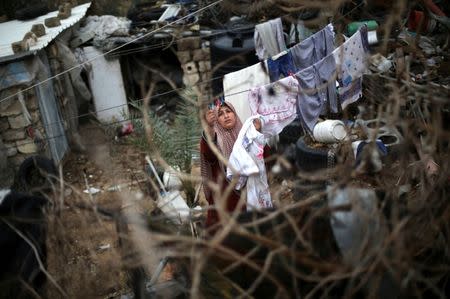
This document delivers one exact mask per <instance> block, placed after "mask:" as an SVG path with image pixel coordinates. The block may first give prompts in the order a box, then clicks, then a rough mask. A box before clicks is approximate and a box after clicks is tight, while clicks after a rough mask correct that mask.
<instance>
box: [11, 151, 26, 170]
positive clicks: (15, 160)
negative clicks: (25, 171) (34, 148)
mask: <svg viewBox="0 0 450 299" xmlns="http://www.w3.org/2000/svg"><path fill="white" fill-rule="evenodd" d="M27 157H28V156H27V155H24V154H19V153H18V154H16V155H14V156H12V157H10V158H9V159H8V160H9V162H10V163H11V164H12V165H13V166H14V168H16V169H18V168H19V166H20V164H22V162H23V161H24V160H25V159H26V158H27Z"/></svg>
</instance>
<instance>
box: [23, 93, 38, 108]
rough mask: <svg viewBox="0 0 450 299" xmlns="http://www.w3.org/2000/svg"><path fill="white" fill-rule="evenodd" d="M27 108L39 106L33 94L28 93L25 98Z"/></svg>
mask: <svg viewBox="0 0 450 299" xmlns="http://www.w3.org/2000/svg"><path fill="white" fill-rule="evenodd" d="M25 102H26V105H27V108H28V109H30V110H36V109H38V108H39V101H38V99H37V98H36V96H35V95H34V94H30V95H29V96H28V97H27V99H26V100H25Z"/></svg>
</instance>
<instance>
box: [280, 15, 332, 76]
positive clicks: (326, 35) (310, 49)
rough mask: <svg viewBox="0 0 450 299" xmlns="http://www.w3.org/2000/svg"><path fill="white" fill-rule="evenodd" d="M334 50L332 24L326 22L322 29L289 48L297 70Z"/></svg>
mask: <svg viewBox="0 0 450 299" xmlns="http://www.w3.org/2000/svg"><path fill="white" fill-rule="evenodd" d="M333 50H334V30H333V25H331V24H328V25H327V26H325V28H323V29H322V30H320V31H318V32H316V33H314V34H313V35H311V36H310V37H308V38H307V39H305V40H303V41H302V42H300V43H298V44H296V45H295V46H293V47H291V48H290V49H289V52H291V54H292V59H293V61H294V65H295V66H296V68H297V71H299V70H302V69H304V68H307V67H309V66H311V65H313V64H314V63H316V62H318V61H319V60H321V59H322V58H325V57H326V56H328V55H329V54H331V53H332V52H333Z"/></svg>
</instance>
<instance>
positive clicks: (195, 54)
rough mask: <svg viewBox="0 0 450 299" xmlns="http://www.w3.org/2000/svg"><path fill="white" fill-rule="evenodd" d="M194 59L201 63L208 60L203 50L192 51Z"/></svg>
mask: <svg viewBox="0 0 450 299" xmlns="http://www.w3.org/2000/svg"><path fill="white" fill-rule="evenodd" d="M192 59H193V60H194V61H201V60H205V59H206V55H205V52H203V50H202V49H197V50H194V51H192Z"/></svg>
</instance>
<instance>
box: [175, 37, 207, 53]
mask: <svg viewBox="0 0 450 299" xmlns="http://www.w3.org/2000/svg"><path fill="white" fill-rule="evenodd" d="M177 46H178V51H186V50H195V49H198V48H200V46H201V39H200V37H198V36H192V37H186V38H183V39H179V40H178V42H177Z"/></svg>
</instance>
